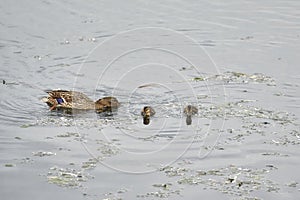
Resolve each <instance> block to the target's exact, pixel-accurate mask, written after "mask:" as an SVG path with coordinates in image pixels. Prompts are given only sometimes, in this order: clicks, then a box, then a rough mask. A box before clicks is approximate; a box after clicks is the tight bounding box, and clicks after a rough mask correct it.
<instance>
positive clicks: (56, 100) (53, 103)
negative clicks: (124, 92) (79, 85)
mask: <svg viewBox="0 0 300 200" xmlns="http://www.w3.org/2000/svg"><path fill="white" fill-rule="evenodd" d="M45 92H46V93H48V97H43V98H42V101H43V102H44V103H46V104H47V105H48V106H49V107H50V111H53V110H95V111H96V112H106V111H112V110H115V109H117V108H118V107H119V106H120V103H119V101H118V100H117V99H116V98H115V97H104V98H101V99H99V100H97V101H96V102H94V101H93V100H91V99H90V98H89V97H88V96H86V95H85V94H83V93H81V92H77V91H69V90H48V91H45Z"/></svg>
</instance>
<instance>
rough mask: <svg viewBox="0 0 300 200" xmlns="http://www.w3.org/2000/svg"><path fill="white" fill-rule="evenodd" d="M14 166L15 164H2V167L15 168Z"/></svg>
mask: <svg viewBox="0 0 300 200" xmlns="http://www.w3.org/2000/svg"><path fill="white" fill-rule="evenodd" d="M15 166H16V165H15V164H12V163H6V164H4V167H15Z"/></svg>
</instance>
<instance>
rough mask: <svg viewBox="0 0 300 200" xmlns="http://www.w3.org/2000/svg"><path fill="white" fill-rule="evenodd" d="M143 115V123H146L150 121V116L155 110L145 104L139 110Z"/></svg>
mask: <svg viewBox="0 0 300 200" xmlns="http://www.w3.org/2000/svg"><path fill="white" fill-rule="evenodd" d="M141 115H142V116H143V123H144V124H145V125H148V124H149V123H150V117H151V116H153V115H155V111H154V109H153V108H152V107H151V106H145V107H144V108H143V110H142V112H141Z"/></svg>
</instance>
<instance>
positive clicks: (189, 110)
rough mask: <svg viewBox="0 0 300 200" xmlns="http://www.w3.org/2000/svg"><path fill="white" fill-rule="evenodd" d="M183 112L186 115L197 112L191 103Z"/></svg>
mask: <svg viewBox="0 0 300 200" xmlns="http://www.w3.org/2000/svg"><path fill="white" fill-rule="evenodd" d="M183 113H184V114H185V115H187V116H192V115H196V114H197V113H198V108H196V107H195V106H192V105H188V106H186V107H185V108H184V110H183Z"/></svg>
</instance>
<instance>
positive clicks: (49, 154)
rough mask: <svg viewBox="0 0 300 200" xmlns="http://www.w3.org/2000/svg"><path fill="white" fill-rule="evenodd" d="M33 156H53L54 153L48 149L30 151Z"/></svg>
mask: <svg viewBox="0 0 300 200" xmlns="http://www.w3.org/2000/svg"><path fill="white" fill-rule="evenodd" d="M32 154H33V155H34V156H39V157H44V156H54V155H56V153H52V152H50V151H48V152H46V151H39V152H32Z"/></svg>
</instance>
